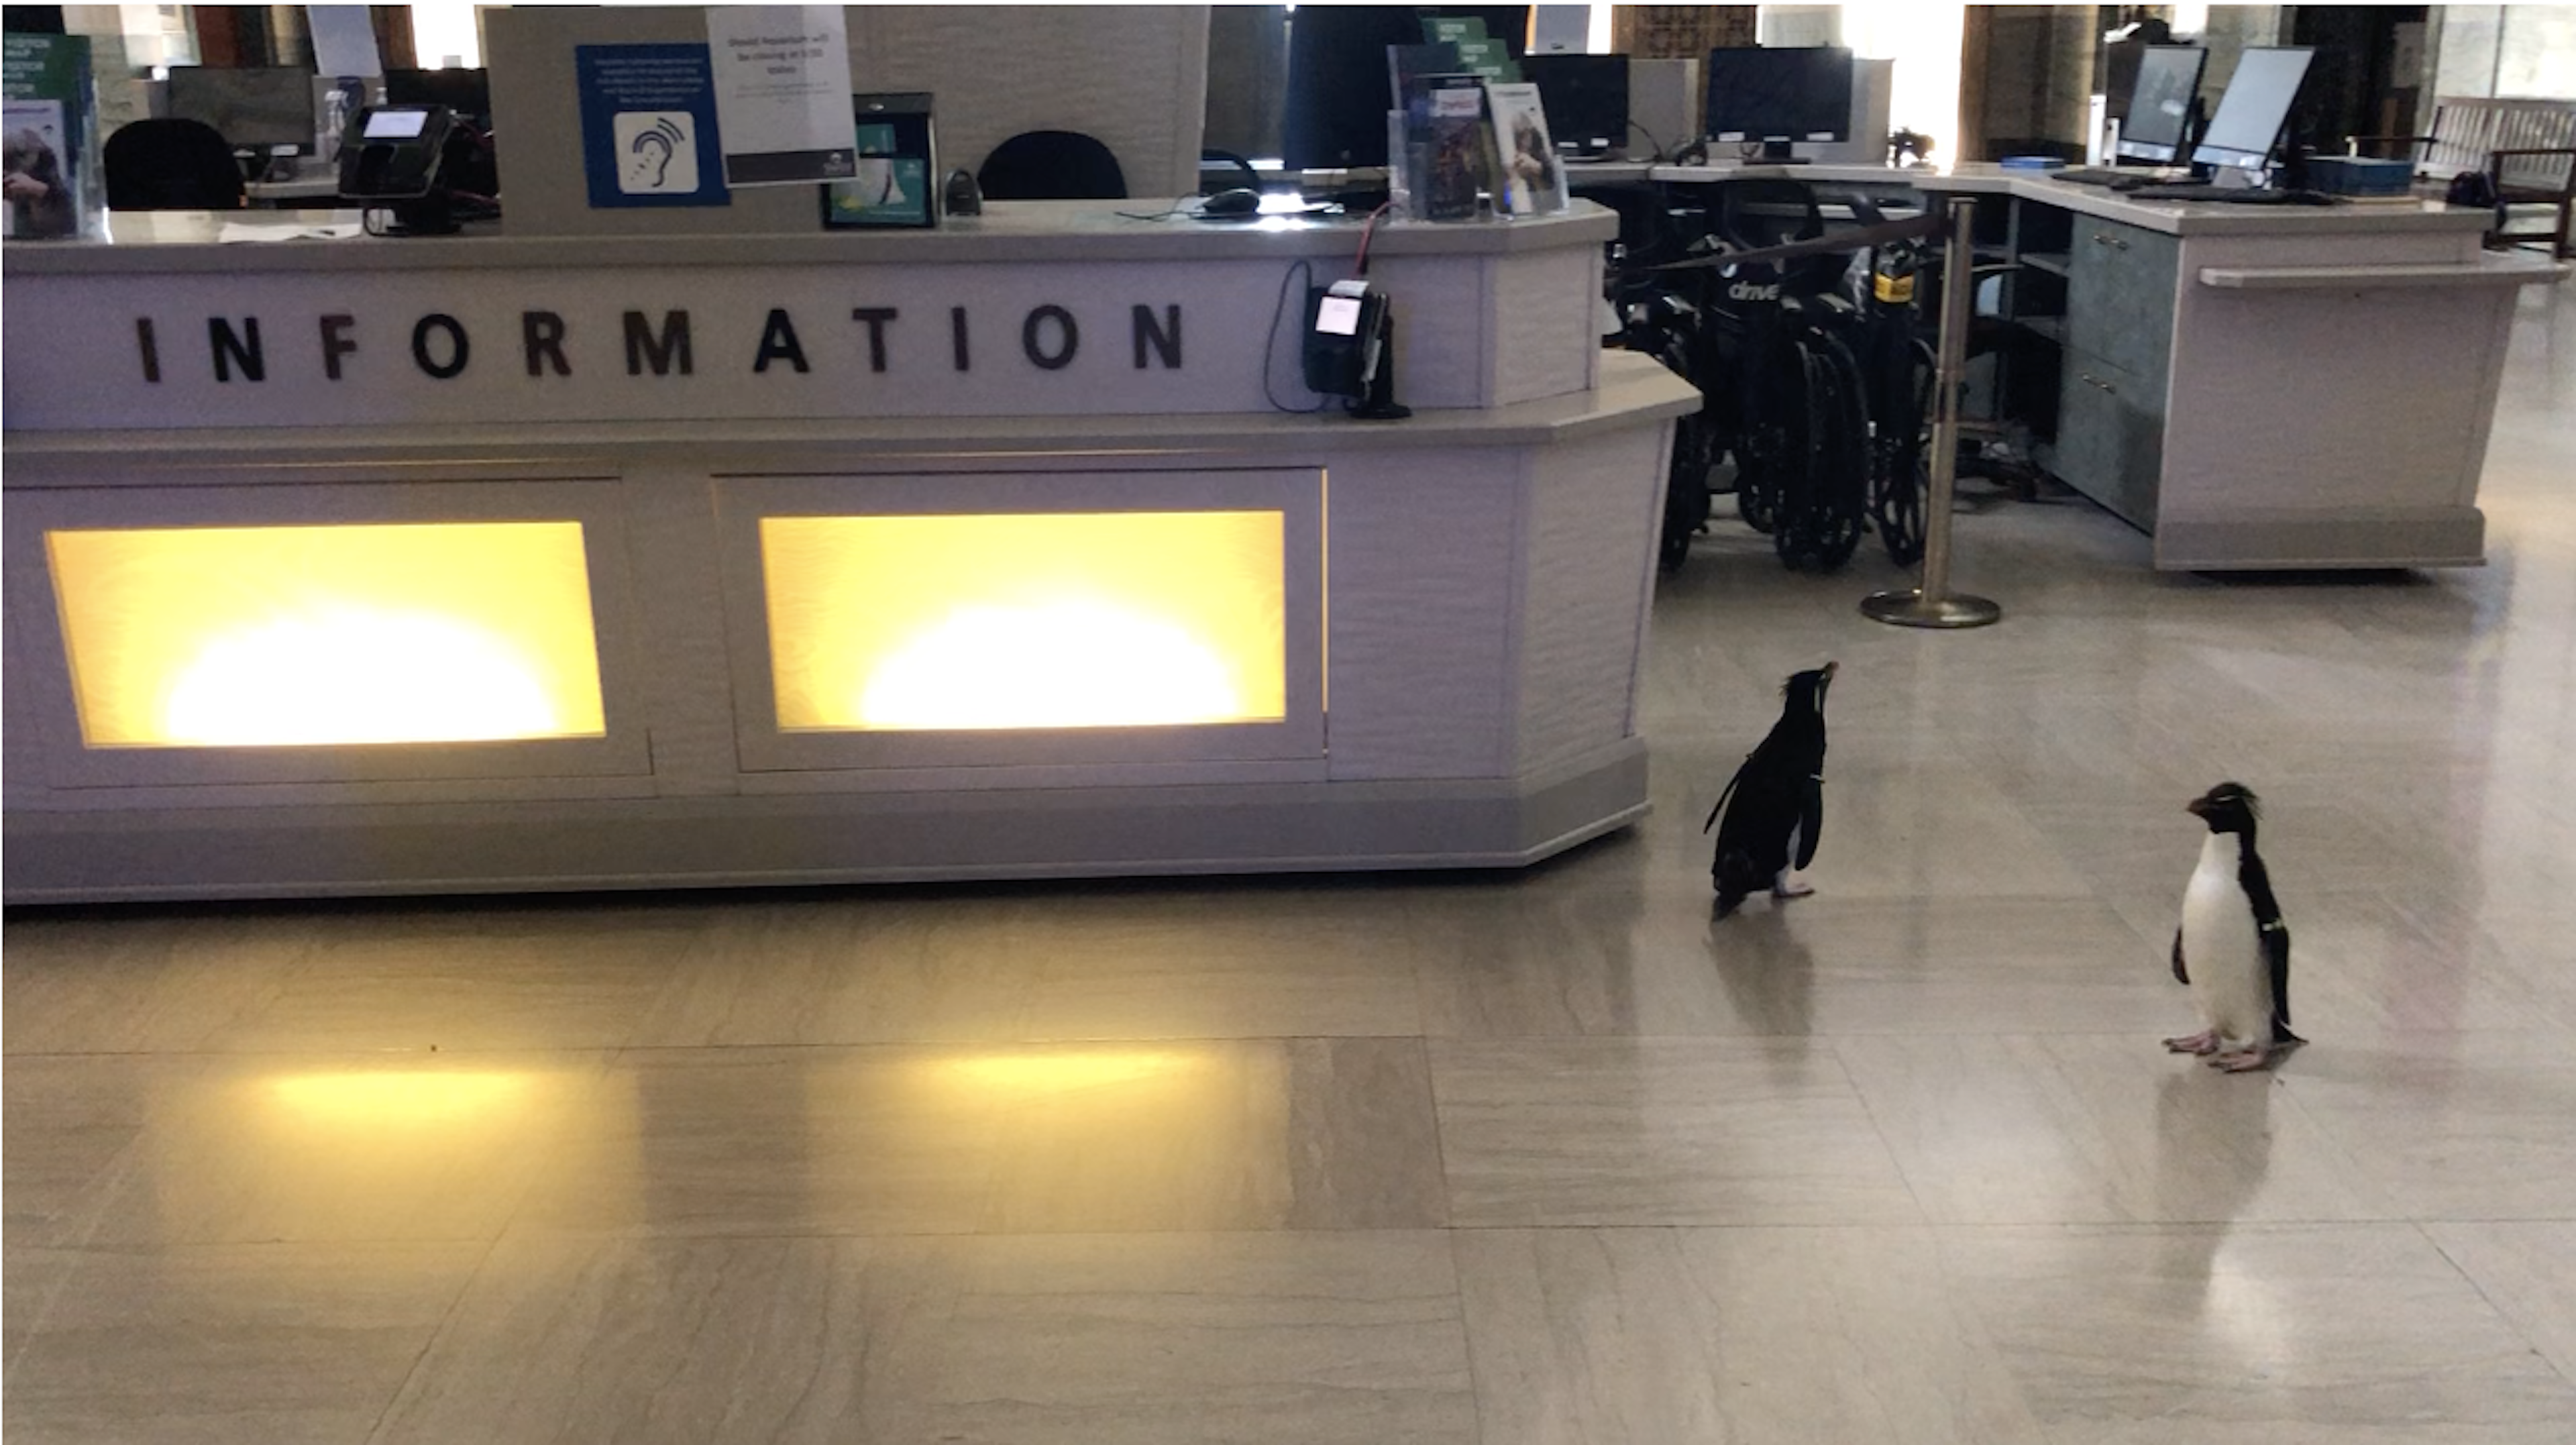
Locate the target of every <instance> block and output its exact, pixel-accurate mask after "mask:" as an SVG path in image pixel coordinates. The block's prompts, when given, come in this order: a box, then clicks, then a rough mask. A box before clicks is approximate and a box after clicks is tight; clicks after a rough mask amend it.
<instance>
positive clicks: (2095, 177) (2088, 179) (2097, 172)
mask: <svg viewBox="0 0 2576 1445" xmlns="http://www.w3.org/2000/svg"><path fill="white" fill-rule="evenodd" d="M2045 174H2046V175H2047V176H2048V178H2049V179H2050V180H2052V181H2065V182H2067V183H2069V184H2071V185H2078V186H2107V185H2110V184H2111V183H2113V182H2114V181H2127V180H2135V179H2137V177H2138V172H2136V171H2130V170H2114V169H2112V168H2111V167H2109V166H2060V167H2058V168H2057V169H2056V170H2053V171H2048V172H2046V173H2045Z"/></svg>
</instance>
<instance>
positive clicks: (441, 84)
mask: <svg viewBox="0 0 2576 1445" xmlns="http://www.w3.org/2000/svg"><path fill="white" fill-rule="evenodd" d="M385 104H387V105H443V106H446V107H447V108H448V109H449V110H452V111H454V112H456V114H457V115H459V116H460V117H463V118H464V119H465V120H467V121H468V122H470V123H472V124H474V125H476V126H482V125H487V124H489V123H490V121H491V119H492V74H491V72H490V71H486V70H388V71H386V72H385Z"/></svg>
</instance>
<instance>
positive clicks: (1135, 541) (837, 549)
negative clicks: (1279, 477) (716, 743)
mask: <svg viewBox="0 0 2576 1445" xmlns="http://www.w3.org/2000/svg"><path fill="white" fill-rule="evenodd" d="M760 543H761V557H762V562H763V566H764V570H765V573H766V576H767V582H768V590H769V641H770V655H771V659H772V667H773V669H774V676H775V679H776V686H777V697H778V725H779V727H780V728H782V729H784V730H787V731H791V732H792V731H810V730H818V729H868V730H905V729H969V728H1042V727H1058V728H1064V727H1141V726H1155V725H1173V724H1182V723H1241V722H1265V721H1276V720H1279V719H1281V718H1284V717H1285V716H1286V715H1287V689H1288V685H1287V671H1286V667H1287V661H1286V660H1287V598H1286V593H1287V584H1286V575H1285V571H1284V561H1283V557H1284V541H1283V527H1282V519H1281V516H1280V514H1279V513H1277V512H1115V513H1079V514H1062V513H1050V514H1046V515H994V516H971V517H767V518H763V519H762V521H761V524H760Z"/></svg>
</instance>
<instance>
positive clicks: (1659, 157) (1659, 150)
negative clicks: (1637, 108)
mask: <svg viewBox="0 0 2576 1445" xmlns="http://www.w3.org/2000/svg"><path fill="white" fill-rule="evenodd" d="M1622 123H1623V124H1625V125H1626V126H1627V127H1628V129H1630V130H1633V131H1635V132H1636V133H1637V134H1639V135H1641V136H1644V137H1645V138H1646V144H1648V145H1650V146H1653V147H1654V148H1655V149H1654V152H1653V154H1652V155H1650V156H1649V157H1648V158H1647V159H1648V160H1650V161H1652V162H1655V163H1657V164H1660V163H1662V162H1664V161H1667V160H1670V159H1671V158H1672V157H1671V156H1669V155H1668V154H1666V153H1665V151H1664V143H1663V142H1662V141H1659V140H1657V139H1655V133H1654V132H1653V131H1650V130H1648V129H1646V128H1645V127H1644V126H1642V125H1639V124H1637V118H1636V117H1635V116H1628V117H1625V118H1624V120H1623V122H1622Z"/></svg>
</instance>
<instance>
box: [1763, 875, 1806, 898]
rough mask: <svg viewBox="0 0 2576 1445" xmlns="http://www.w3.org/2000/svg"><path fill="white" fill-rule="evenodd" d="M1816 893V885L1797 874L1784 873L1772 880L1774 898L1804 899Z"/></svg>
mask: <svg viewBox="0 0 2576 1445" xmlns="http://www.w3.org/2000/svg"><path fill="white" fill-rule="evenodd" d="M1815 891H1816V885H1815V884H1813V883H1810V882H1808V881H1807V880H1806V879H1804V878H1801V877H1799V876H1798V875H1797V874H1796V873H1795V872H1786V871H1784V872H1783V873H1781V875H1780V876H1779V877H1777V878H1774V879H1772V880H1771V896H1772V897H1774V898H1804V897H1806V896H1807V895H1809V894H1811V893H1813V892H1815Z"/></svg>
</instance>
